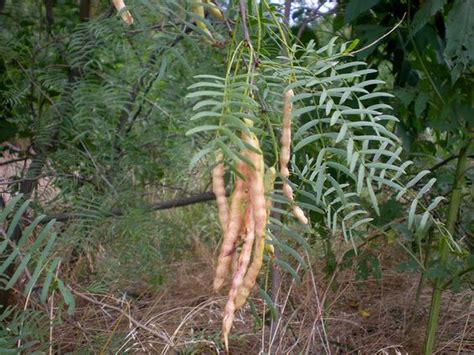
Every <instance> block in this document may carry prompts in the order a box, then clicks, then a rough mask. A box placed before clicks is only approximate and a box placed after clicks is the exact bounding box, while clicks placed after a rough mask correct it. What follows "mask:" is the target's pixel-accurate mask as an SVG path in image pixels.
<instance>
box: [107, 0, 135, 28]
mask: <svg viewBox="0 0 474 355" xmlns="http://www.w3.org/2000/svg"><path fill="white" fill-rule="evenodd" d="M112 2H113V4H114V6H115V8H116V9H117V11H118V12H120V11H121V10H122V9H123V8H124V7H125V3H124V2H123V0H113V1H112ZM120 16H121V17H122V20H123V22H125V23H126V24H127V25H131V24H133V17H132V14H131V13H130V11H128V10H126V11H123V12H122V13H121V14H120Z"/></svg>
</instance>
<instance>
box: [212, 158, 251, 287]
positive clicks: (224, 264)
mask: <svg viewBox="0 0 474 355" xmlns="http://www.w3.org/2000/svg"><path fill="white" fill-rule="evenodd" d="M246 170H247V167H246V164H245V163H244V162H239V163H238V164H237V171H239V172H240V173H241V174H242V176H246V175H247V174H246ZM246 188H247V182H246V181H244V180H242V179H241V178H240V177H239V176H237V177H236V182H235V190H234V194H233V197H232V201H231V203H230V211H229V217H228V222H227V228H226V229H225V232H224V238H223V242H222V246H221V251H220V254H219V258H218V259H217V267H216V275H215V277H214V291H216V292H217V291H219V290H220V289H221V288H222V285H223V284H224V281H225V278H226V276H227V274H228V272H229V269H230V265H231V262H232V253H233V251H234V250H235V248H236V246H237V242H238V237H239V232H240V230H241V227H242V222H243V212H244V211H243V209H244V204H245V201H246V195H247V192H246Z"/></svg>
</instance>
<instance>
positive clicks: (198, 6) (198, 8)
mask: <svg viewBox="0 0 474 355" xmlns="http://www.w3.org/2000/svg"><path fill="white" fill-rule="evenodd" d="M191 10H192V11H193V12H194V13H195V14H196V15H197V16H199V17H201V18H204V17H205V15H204V6H203V5H202V1H201V0H191ZM196 25H197V26H198V27H199V28H200V29H201V30H203V32H204V33H205V34H206V36H208V37H209V38H211V39H213V37H212V33H211V31H209V29H208V28H207V26H206V24H205V23H204V22H202V21H201V20H199V19H196Z"/></svg>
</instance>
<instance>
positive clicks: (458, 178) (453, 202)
mask: <svg viewBox="0 0 474 355" xmlns="http://www.w3.org/2000/svg"><path fill="white" fill-rule="evenodd" d="M470 145H471V144H470V142H469V143H468V144H467V145H466V146H464V147H463V148H462V149H461V151H460V153H459V158H458V163H457V166H456V172H455V173H454V183H453V191H452V194H451V198H450V201H449V207H448V217H447V220H446V229H447V230H448V232H449V234H451V235H454V229H455V226H456V222H457V219H458V212H459V207H460V205H461V200H462V186H463V183H464V172H465V170H466V165H467V157H468V150H469V146H470ZM448 255H449V245H448V240H447V238H441V240H440V241H439V263H440V264H441V266H445V265H446V262H447V260H448ZM442 292H443V279H442V278H441V277H438V278H437V279H436V280H435V283H434V286H433V293H432V296H431V309H430V315H429V319H428V324H427V327H426V334H425V344H424V346H423V354H424V355H429V354H432V353H433V347H434V343H435V337H436V331H437V328H438V319H439V311H440V308H441V295H442Z"/></svg>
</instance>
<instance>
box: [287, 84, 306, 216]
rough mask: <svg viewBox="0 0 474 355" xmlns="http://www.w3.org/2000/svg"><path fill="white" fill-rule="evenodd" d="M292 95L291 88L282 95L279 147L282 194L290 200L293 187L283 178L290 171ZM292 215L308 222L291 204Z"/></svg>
mask: <svg viewBox="0 0 474 355" xmlns="http://www.w3.org/2000/svg"><path fill="white" fill-rule="evenodd" d="M293 96H294V93H293V90H291V89H290V90H288V91H287V92H286V93H285V94H284V95H283V127H282V132H281V139H280V144H281V149H280V173H281V175H282V177H283V178H284V180H283V195H284V196H286V197H287V198H288V199H289V200H290V201H291V202H294V198H293V189H292V188H291V186H290V185H289V184H288V183H287V182H286V180H285V179H288V177H289V176H290V171H289V170H288V163H289V162H290V147H291V111H292V109H293V107H292V106H293V105H292V104H291V99H292V97H293ZM292 211H293V215H294V216H295V217H296V219H298V221H300V222H301V223H303V224H308V219H307V218H306V216H305V215H304V212H303V210H302V209H301V208H300V207H298V206H296V205H293V207H292Z"/></svg>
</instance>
